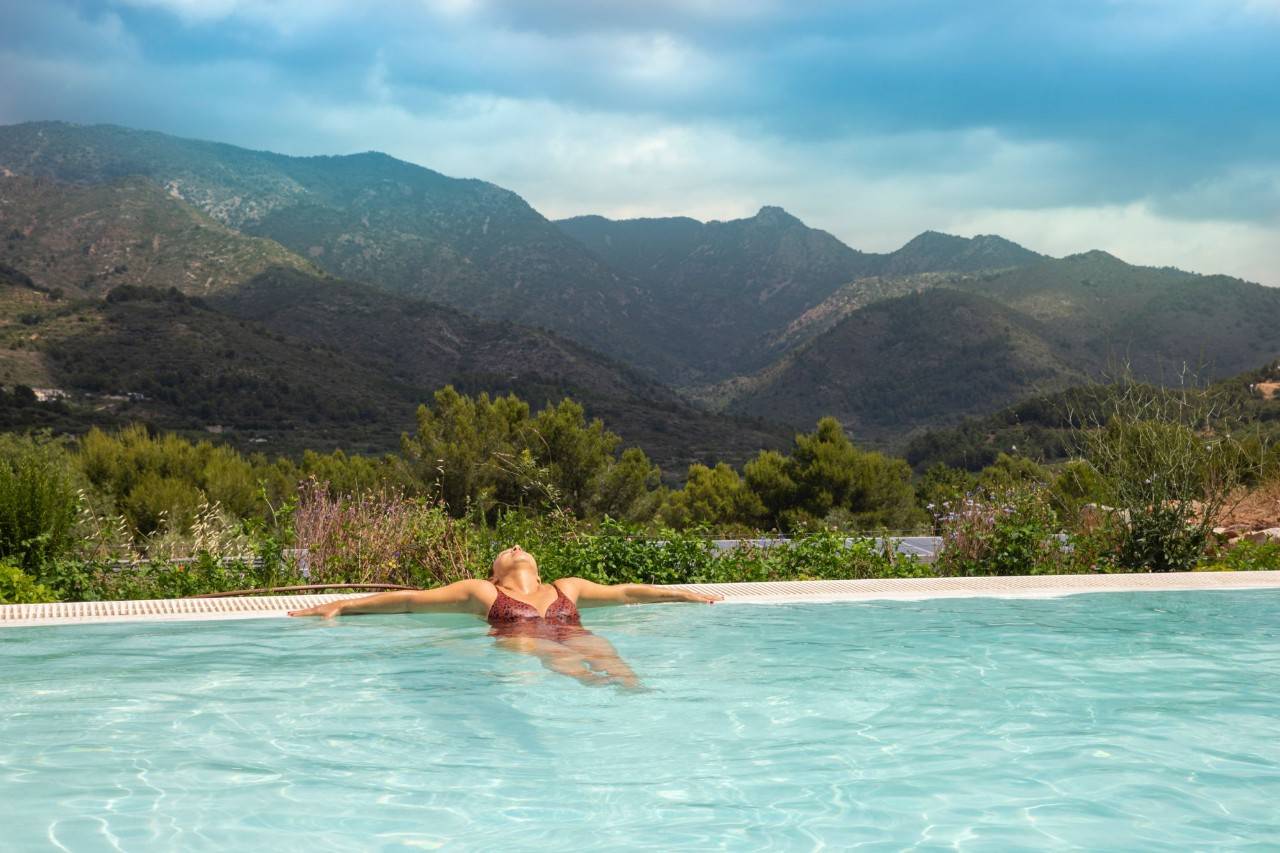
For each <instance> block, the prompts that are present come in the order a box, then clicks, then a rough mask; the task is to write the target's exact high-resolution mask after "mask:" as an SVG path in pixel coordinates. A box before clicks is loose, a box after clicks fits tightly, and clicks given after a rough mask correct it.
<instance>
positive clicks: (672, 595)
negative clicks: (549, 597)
mask: <svg viewBox="0 0 1280 853" xmlns="http://www.w3.org/2000/svg"><path fill="white" fill-rule="evenodd" d="M556 585H557V586H559V587H560V588H561V589H562V590H564V592H565V594H566V595H571V596H573V597H574V598H575V599H576V600H577V605H578V606H579V607H609V606H611V605H616V604H658V603H660V602H677V601H679V602H691V603H694V604H715V603H716V602H717V601H721V600H722V599H723V598H724V596H723V595H703V594H702V593H700V592H690V591H689V590H684V589H672V588H670V587H665V586H651V585H649V584H643V583H619V584H599V583H595V582H594V581H589V580H586V579H584V578H562V579H561V580H558V581H556Z"/></svg>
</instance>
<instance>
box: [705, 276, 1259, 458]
mask: <svg viewBox="0 0 1280 853" xmlns="http://www.w3.org/2000/svg"><path fill="white" fill-rule="evenodd" d="M873 281H887V282H890V283H892V284H894V285H895V286H899V287H908V286H909V287H912V288H915V290H916V291H918V292H912V293H911V295H908V296H902V297H898V298H893V299H885V300H880V301H873V302H871V303H869V304H856V303H852V302H851V303H844V304H833V302H832V300H829V301H828V303H826V304H827V305H828V306H829V311H828V313H827V314H826V315H819V316H816V317H811V318H810V321H809V324H808V328H801V329H800V330H799V331H797V332H796V334H797V336H798V337H799V336H800V335H802V334H805V333H807V334H808V335H809V339H808V343H806V344H804V345H803V346H801V347H800V348H799V349H798V350H796V351H794V352H792V353H789V354H785V355H783V356H781V357H780V358H779V360H778V361H777V362H776V363H775V364H774V365H772V366H770V367H768V368H766V369H764V370H762V371H759V372H758V373H757V374H755V375H752V376H747V377H740V378H738V379H736V380H732V381H730V382H726V383H721V384H720V385H718V386H712V387H709V388H703V389H701V390H700V392H699V393H700V396H701V398H702V399H704V400H707V401H709V402H711V403H712V404H714V405H715V406H718V407H721V408H723V409H724V410H726V411H730V412H736V413H740V414H757V415H759V414H763V413H765V412H773V413H786V414H787V415H788V416H789V417H791V418H792V422H793V423H795V424H797V425H799V424H804V423H808V422H810V421H811V420H812V418H813V417H815V416H817V415H819V414H822V413H828V414H834V415H836V416H837V417H839V418H841V419H842V420H843V421H844V422H845V423H846V425H848V426H849V427H850V428H851V429H853V430H854V431H855V432H858V431H862V432H865V433H866V434H867V435H869V436H874V437H876V438H878V439H883V440H888V439H890V438H892V437H893V436H894V435H895V434H896V435H897V436H899V437H901V436H905V435H906V434H908V433H909V432H910V431H911V430H913V429H918V428H921V427H929V426H936V425H940V424H945V423H949V422H954V421H955V420H956V419H957V418H958V417H959V416H962V415H967V414H976V413H981V412H990V411H992V410H994V409H998V408H1000V407H1002V406H1006V405H1008V404H1010V403H1012V402H1014V401H1015V400H1018V399H1021V398H1023V397H1027V396H1029V395H1031V394H1034V393H1037V392H1047V391H1054V390H1058V389H1062V388H1065V387H1066V386H1067V385H1069V384H1075V383H1081V382H1085V381H1089V380H1095V379H1098V378H1100V377H1102V376H1103V375H1105V374H1106V373H1108V372H1115V371H1116V370H1118V369H1121V368H1124V367H1127V369H1129V370H1131V371H1132V373H1133V375H1134V376H1135V377H1136V378H1138V379H1139V380H1143V381H1151V382H1168V381H1174V380H1176V379H1177V378H1178V376H1179V374H1180V372H1181V371H1182V370H1183V368H1184V367H1189V368H1191V369H1192V370H1193V371H1194V372H1196V373H1197V374H1198V375H1200V376H1201V377H1202V378H1205V379H1214V378H1221V377H1226V376H1231V375H1234V374H1237V373H1240V372H1241V371H1244V370H1248V369H1251V368H1252V367H1253V366H1255V365H1257V364H1260V363H1264V362H1267V361H1269V360H1272V359H1274V358H1275V357H1276V355H1278V354H1280V334H1277V332H1276V329H1277V328H1280V290H1277V289H1273V288H1266V287H1262V286H1261V285H1257V284H1251V283H1249V282H1244V281H1240V280H1239V279H1232V278H1228V277H1225V276H1198V275H1194V274H1192V273H1186V272H1182V271H1180V270H1174V269H1157V268H1150V267H1136V266H1132V265H1130V264H1126V263H1124V262H1123V261H1120V260H1119V259H1117V258H1114V257H1112V256H1111V255H1108V254H1106V253H1103V252H1090V253H1086V254H1083V255H1073V256H1071V257H1068V258H1063V259H1052V258H1043V259H1041V260H1039V261H1037V262H1035V263H1032V264H1030V265H1028V266H1023V267H1017V268H1014V269H1010V270H1006V271H1003V272H990V273H982V274H958V273H951V274H945V275H937V276H933V277H930V276H923V277H922V276H916V277H907V278H903V279H887V280H868V282H867V283H868V284H869V283H872V282H873ZM851 292H852V291H843V290H842V291H839V292H838V293H839V294H846V295H847V294H848V293H851ZM833 299H834V298H833ZM837 318H838V319H837Z"/></svg>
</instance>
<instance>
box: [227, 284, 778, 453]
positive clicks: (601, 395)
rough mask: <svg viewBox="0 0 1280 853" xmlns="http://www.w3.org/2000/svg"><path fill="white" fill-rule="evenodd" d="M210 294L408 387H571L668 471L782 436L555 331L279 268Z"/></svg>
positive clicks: (542, 392) (543, 396)
mask: <svg viewBox="0 0 1280 853" xmlns="http://www.w3.org/2000/svg"><path fill="white" fill-rule="evenodd" d="M210 304H212V305H213V306H216V307H217V308H218V309H220V310H222V311H225V312H226V313H228V314H231V315H234V316H237V317H242V318H246V319H250V318H251V319H254V320H256V321H258V322H260V323H262V324H263V325H265V326H267V327H269V328H271V329H273V330H277V331H280V332H283V333H284V334H287V335H290V336H292V337H295V338H297V339H299V340H303V341H307V342H309V343H311V344H314V345H327V346H333V347H337V348H340V349H341V350H342V351H344V352H347V353H350V354H351V355H353V356H356V357H358V358H360V359H362V360H363V361H364V362H365V363H367V364H369V365H371V366H374V367H376V368H377V370H378V372H379V374H380V375H382V376H385V377H390V378H393V379H395V380H396V381H398V382H402V383H405V384H407V385H410V386H412V387H416V388H428V389H434V388H439V387H441V386H443V385H445V384H452V385H454V386H455V387H457V388H459V390H463V391H466V392H468V393H477V392H479V391H488V392H490V393H515V394H517V395H519V396H520V397H521V398H523V399H525V400H527V401H529V402H530V403H531V404H532V405H533V406H535V407H540V406H542V405H544V404H546V403H549V402H555V401H558V400H560V399H562V398H563V397H572V398H573V399H575V400H577V401H578V402H580V403H582V404H583V405H584V406H585V407H586V409H587V412H588V414H589V415H591V416H593V417H599V418H601V419H602V420H603V421H604V422H605V424H606V425H607V426H608V427H609V428H610V429H612V430H614V431H615V432H618V433H619V434H621V435H622V436H623V438H624V439H625V440H626V441H627V442H628V443H629V444H636V445H639V446H640V447H642V448H644V450H645V451H646V452H647V453H648V454H649V455H650V456H651V457H652V458H653V459H654V460H655V461H657V462H658V463H659V464H660V465H662V466H663V468H664V471H666V473H668V474H672V475H676V476H682V475H683V473H684V471H685V469H686V468H687V467H688V466H689V465H690V464H692V463H693V462H698V461H703V460H706V459H708V458H724V459H731V460H735V461H741V460H744V459H746V458H747V457H748V456H750V455H752V454H754V453H755V452H756V451H758V450H759V449H760V448H762V447H778V446H781V445H782V444H783V443H784V441H785V440H786V438H787V437H788V433H787V431H786V430H785V429H780V428H778V427H776V426H770V425H768V424H766V423H761V422H756V421H753V420H745V419H735V418H732V417H726V416H724V415H716V414H712V413H709V412H705V411H702V410H699V409H695V408H694V407H692V406H691V405H689V403H687V402H686V401H684V400H683V399H682V398H680V397H679V396H678V395H677V394H675V393H674V392H673V391H671V390H670V389H668V388H667V387H666V386H664V385H661V384H659V383H657V382H655V381H653V380H652V379H650V378H648V377H647V376H645V375H644V374H642V373H640V372H639V371H637V370H635V369H633V368H630V367H627V366H626V365H624V364H622V363H620V362H615V361H612V360H610V359H608V358H606V357H604V356H601V355H600V354H599V353H596V352H594V351H592V350H589V349H587V348H586V347H583V346H581V345H580V344H576V343H574V342H572V341H569V340H566V339H565V338H562V337H560V336H558V335H554V334H552V333H549V332H544V331H539V330H536V329H524V328H520V327H515V326H511V325H509V324H503V323H498V322H494V321H488V320H479V319H476V318H474V317H470V316H468V315H466V314H463V313H461V312H458V311H454V310H452V309H449V308H445V307H443V306H439V305H434V304H431V303H425V302H421V301H415V300H409V299H405V298H403V297H398V296H395V295H394V294H388V293H384V292H381V291H378V290H376V289H374V288H370V287H367V286H364V285H359V284H354V283H352V282H347V281H341V280H337V279H324V280H317V279H315V278H313V277H310V276H307V275H306V274H304V273H301V272H298V271H296V270H291V269H276V270H271V271H268V272H266V273H264V274H262V275H259V276H257V277H255V278H253V279H251V280H249V281H248V282H246V283H245V284H244V285H243V286H241V287H240V288H237V289H236V290H234V291H229V292H226V293H224V294H221V295H220V296H218V297H216V298H213V299H211V300H210ZM406 428H407V427H406Z"/></svg>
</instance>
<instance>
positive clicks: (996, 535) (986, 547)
mask: <svg viewBox="0 0 1280 853" xmlns="http://www.w3.org/2000/svg"><path fill="white" fill-rule="evenodd" d="M939 509H940V511H939V515H938V527H939V529H940V530H941V535H942V552H941V554H939V556H938V561H937V568H938V572H939V574H945V575H962V576H977V575H1036V574H1057V573H1061V572H1068V571H1078V570H1083V568H1082V567H1078V566H1076V565H1073V564H1072V562H1071V560H1070V559H1069V558H1070V555H1071V554H1072V553H1073V552H1072V551H1071V550H1069V549H1065V548H1064V547H1063V542H1062V541H1061V540H1060V539H1059V537H1058V535H1057V534H1058V530H1059V526H1058V519H1057V517H1056V516H1055V514H1054V512H1053V507H1052V503H1051V497H1050V495H1049V494H1048V493H1047V490H1046V489H1045V488H1044V487H1038V486H1028V485H1023V486H1006V487H1002V488H997V489H995V490H993V491H978V492H975V493H973V494H971V495H968V496H966V497H965V498H962V499H961V500H960V501H958V502H955V503H948V504H944V505H943V506H942V507H940V508H939Z"/></svg>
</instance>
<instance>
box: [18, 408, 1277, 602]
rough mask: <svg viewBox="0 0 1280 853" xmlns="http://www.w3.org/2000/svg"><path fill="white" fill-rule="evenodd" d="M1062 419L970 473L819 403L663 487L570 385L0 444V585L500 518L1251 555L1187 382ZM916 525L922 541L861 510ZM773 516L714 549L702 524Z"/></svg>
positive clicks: (662, 532)
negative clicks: (407, 414) (299, 447)
mask: <svg viewBox="0 0 1280 853" xmlns="http://www.w3.org/2000/svg"><path fill="white" fill-rule="evenodd" d="M1110 400H1111V404H1110V408H1109V409H1108V410H1106V411H1105V417H1098V418H1095V419H1094V420H1092V421H1090V422H1087V423H1081V424H1080V426H1079V428H1078V430H1077V444H1076V447H1077V449H1078V455H1077V456H1075V457H1074V458H1072V459H1071V460H1070V461H1068V462H1066V463H1064V464H1058V465H1054V466H1049V467H1046V466H1044V465H1041V464H1039V463H1037V462H1036V461H1034V460H1031V459H1028V458H1026V457H1023V456H1013V455H1009V454H1002V455H1000V456H998V457H997V458H996V459H995V460H994V462H993V464H991V465H989V466H987V467H986V468H984V469H982V470H981V471H978V472H976V473H975V472H968V471H964V470H961V469H957V468H950V467H947V466H945V465H942V464H937V465H934V466H932V467H930V468H929V469H928V470H927V471H925V472H924V473H923V474H921V475H915V476H913V473H912V471H911V468H910V466H909V465H908V464H907V462H906V461H905V460H902V459H896V458H893V457H888V456H885V455H883V454H880V453H878V452H874V451H868V450H863V449H860V448H859V447H857V446H856V445H855V444H854V443H853V442H852V441H851V440H850V439H849V437H848V436H847V435H846V434H845V433H844V431H843V430H842V429H841V428H840V426H839V424H838V422H836V421H835V420H834V419H829V418H828V419H823V420H821V421H819V423H818V424H817V426H816V428H815V429H814V430H813V431H812V432H807V433H800V434H798V435H796V436H795V438H794V441H793V443H792V445H791V447H789V448H788V449H786V451H785V452H784V451H762V452H761V453H759V454H758V455H757V456H756V457H755V458H753V459H751V460H749V461H748V462H747V463H746V464H745V465H744V466H743V467H742V469H741V470H738V469H736V468H734V467H732V466H730V465H728V464H725V463H717V464H715V465H703V464H700V463H696V464H694V465H693V466H691V467H690V469H689V471H688V472H687V476H686V478H685V482H684V485H683V486H682V487H680V488H671V487H668V486H665V485H663V483H662V481H661V478H660V476H659V472H658V470H657V469H656V467H655V466H654V465H653V464H652V463H651V462H650V461H649V460H648V458H647V457H646V456H645V454H644V453H643V451H640V450H639V449H637V448H634V447H629V448H624V447H623V446H622V440H621V438H620V437H619V436H617V435H616V434H614V433H612V432H610V431H609V430H607V429H606V428H605V427H604V425H603V424H602V423H601V422H600V421H598V420H591V419H588V418H586V416H585V415H584V412H583V410H582V408H581V406H579V405H577V404H576V403H574V402H573V401H571V400H567V399H566V400H562V401H561V402H560V403H558V404H556V405H551V406H547V407H545V408H543V409H541V410H539V411H536V412H535V411H533V410H532V409H531V407H530V406H529V404H528V403H527V402H525V401H523V400H521V399H519V398H518V397H515V396H514V395H508V396H504V397H497V398H491V397H489V396H488V395H487V394H483V393H482V394H478V395H474V396H470V395H466V394H462V393H460V392H458V391H457V390H455V389H453V388H449V387H446V388H444V389H442V390H440V391H439V392H437V393H436V394H435V395H434V398H433V400H432V402H431V404H430V405H424V406H421V407H420V408H419V410H418V414H417V427H416V429H415V430H414V431H413V432H412V433H408V434H406V435H405V436H404V438H403V442H402V448H401V451H400V452H399V453H392V454H386V455H383V456H381V457H370V456H361V455H347V454H344V453H342V452H341V451H338V452H334V453H329V454H320V453H314V452H308V453H304V454H303V455H301V456H300V457H299V458H297V459H290V458H286V457H276V458H268V457H267V456H265V455H263V454H250V455H245V454H243V453H241V452H239V451H237V450H235V449H233V448H230V447H228V446H225V445H218V444H214V443H212V442H210V441H207V440H204V441H198V442H192V441H190V440H188V439H186V438H183V437H180V436H177V435H174V434H171V433H153V432H150V431H148V430H147V429H146V428H144V427H141V426H129V427H125V428H122V429H119V430H114V431H110V432H107V431H102V430H96V429H95V430H92V431H90V432H89V433H87V434H86V435H84V436H83V437H81V438H79V439H68V438H59V437H54V436H51V435H49V434H33V435H27V436H17V435H5V436H3V437H0V438H2V442H0V521H2V522H3V523H2V525H0V566H2V567H3V568H0V595H3V597H4V599H5V600H6V601H38V600H47V599H49V598H54V597H57V598H67V599H85V598H122V597H149V596H170V595H192V594H197V593H202V592H211V591H220V590H228V589H257V588H269V587H274V586H281V585H290V584H299V583H319V584H337V583H358V584H369V583H381V584H398V585H405V586H425V585H434V584H438V583H444V582H448V581H451V580H456V579H459V578H464V577H473V576H483V574H484V573H485V572H486V571H487V568H486V567H487V564H488V561H489V560H490V559H492V556H493V555H494V554H495V553H496V552H497V551H498V550H500V549H501V548H502V547H505V546H506V545H508V544H510V543H512V542H519V543H520V544H522V545H523V546H524V547H526V548H528V549H530V550H532V551H534V553H536V554H537V555H538V556H539V558H540V560H541V563H542V566H543V570H544V572H545V574H546V576H547V577H549V578H554V577H558V576H561V575H565V574H575V575H581V576H585V577H589V578H593V579H596V580H600V581H641V582H651V583H677V582H716V581H730V580H776V579H794V578H837V577H918V576H929V575H934V574H948V575H977V574H1018V573H1064V572H1109V571H1170V570H1182V569H1189V568H1194V567H1196V566H1203V567H1205V568H1215V569H1221V568H1224V567H1231V568H1247V567H1253V566H1256V567H1270V566H1272V565H1274V564H1276V562H1277V560H1280V557H1277V556H1276V553H1275V548H1272V547H1270V546H1266V545H1252V544H1249V545H1246V546H1244V548H1245V550H1241V551H1239V552H1238V553H1237V552H1236V551H1234V550H1223V549H1222V548H1221V547H1220V545H1221V543H1220V542H1219V541H1218V540H1217V538H1216V537H1215V534H1214V520H1215V518H1216V516H1217V513H1218V512H1219V511H1220V510H1221V509H1222V508H1223V507H1225V506H1226V505H1227V503H1228V502H1229V501H1231V500H1232V499H1233V498H1234V497H1235V496H1236V495H1238V493H1239V490H1240V489H1241V488H1242V487H1245V486H1247V485H1248V484H1249V483H1257V482H1260V480H1261V478H1264V477H1267V476H1272V475H1270V474H1268V473H1267V471H1268V469H1267V467H1266V465H1267V460H1268V459H1269V458H1270V455H1269V453H1268V451H1267V442H1266V441H1265V439H1264V438H1262V437H1259V436H1257V435H1245V434H1244V432H1243V431H1242V430H1243V428H1244V426H1245V425H1244V424H1239V423H1237V425H1236V426H1237V429H1235V430H1232V431H1228V430H1227V429H1225V428H1224V426H1223V424H1225V423H1226V422H1227V419H1229V418H1230V413H1229V412H1226V411H1225V410H1223V409H1221V408H1217V407H1216V405H1217V401H1216V400H1215V398H1214V397H1213V395H1212V394H1211V393H1209V392H1207V391H1205V390H1204V389H1195V388H1188V389H1184V390H1182V391H1179V392H1176V393H1175V392H1164V391H1160V390H1159V389H1151V388H1148V387H1146V386H1140V385H1136V384H1131V385H1130V386H1128V387H1126V388H1122V389H1120V390H1119V391H1118V392H1117V393H1114V394H1113V395H1112V396H1111V397H1110ZM904 532H917V533H919V532H934V533H937V534H938V535H940V536H942V538H943V541H944V549H943V551H942V553H941V555H940V557H939V559H938V560H937V561H936V562H934V563H933V564H931V565H925V564H922V563H919V562H917V561H916V560H914V559H909V558H905V557H902V556H900V555H896V554H893V553H891V552H890V551H887V550H886V549H885V548H883V547H881V546H880V545H877V544H876V540H875V539H874V538H872V537H873V536H874V535H876V534H887V533H904ZM712 534H718V535H722V536H725V535H729V536H746V537H749V538H751V539H758V538H759V537H760V536H761V535H766V536H775V537H776V536H778V535H785V536H787V537H789V538H788V539H787V540H786V541H785V542H782V543H778V542H771V541H764V542H762V543H758V544H754V545H752V544H749V545H746V546H744V547H740V548H738V549H737V550H734V551H732V552H730V553H728V554H725V555H717V553H716V551H715V549H714V548H713V547H712V543H711V535H712Z"/></svg>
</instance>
